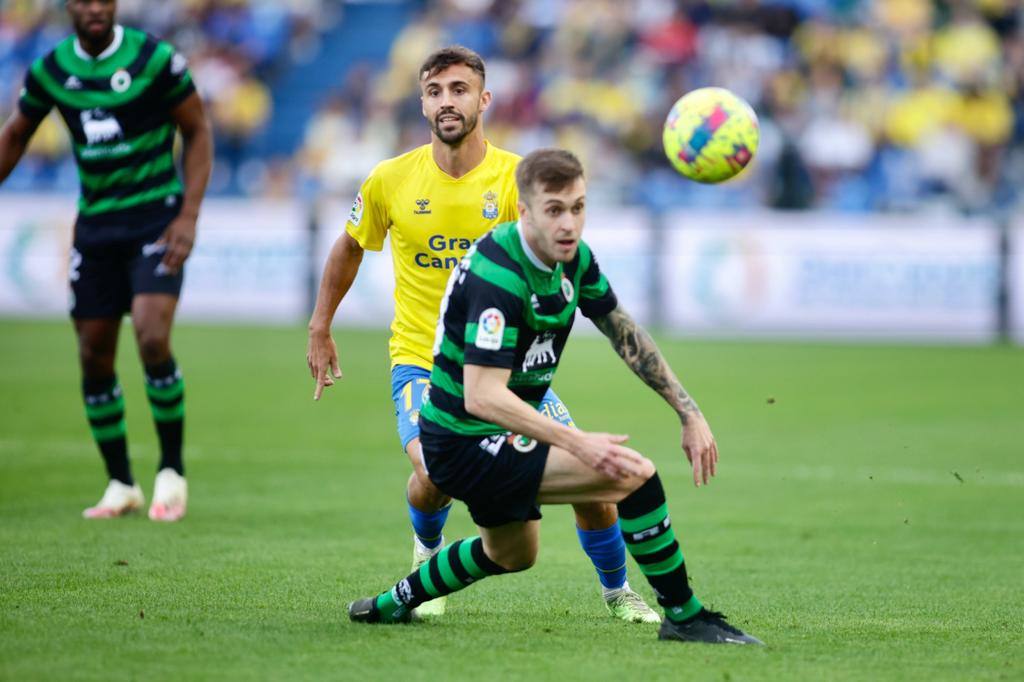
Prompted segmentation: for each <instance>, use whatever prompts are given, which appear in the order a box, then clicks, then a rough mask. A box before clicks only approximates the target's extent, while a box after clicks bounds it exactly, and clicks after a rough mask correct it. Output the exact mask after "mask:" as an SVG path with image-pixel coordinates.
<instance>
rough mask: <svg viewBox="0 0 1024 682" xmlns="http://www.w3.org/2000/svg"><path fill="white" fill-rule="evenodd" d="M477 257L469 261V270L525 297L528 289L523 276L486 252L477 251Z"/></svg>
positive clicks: (483, 278)
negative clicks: (496, 261)
mask: <svg viewBox="0 0 1024 682" xmlns="http://www.w3.org/2000/svg"><path fill="white" fill-rule="evenodd" d="M477 255H478V257H477V258H472V259H470V261H469V271H470V272H471V273H473V274H474V275H476V276H477V277H479V278H480V279H482V280H484V281H487V282H490V283H491V284H493V285H495V286H497V287H500V288H502V289H504V290H505V291H507V292H509V293H510V294H512V295H513V296H518V297H520V298H525V297H526V296H527V295H528V294H529V292H528V291H527V287H526V282H524V281H523V278H522V277H520V276H519V275H517V274H516V273H514V272H512V271H511V270H509V269H508V268H505V267H502V266H501V265H498V264H497V263H495V262H494V261H492V260H491V259H489V258H488V257H487V256H485V255H484V254H482V253H480V252H479V251H477Z"/></svg>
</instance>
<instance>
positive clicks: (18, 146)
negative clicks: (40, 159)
mask: <svg viewBox="0 0 1024 682" xmlns="http://www.w3.org/2000/svg"><path fill="white" fill-rule="evenodd" d="M39 123H40V121H36V120H33V119H31V118H29V117H28V116H26V115H25V114H23V113H21V111H20V110H17V109H16V110H15V111H14V113H13V114H11V117H10V118H9V119H7V122H6V123H4V127H3V128H0V184H3V182H4V180H6V179H7V176H8V175H10V174H11V171H13V170H14V167H15V166H17V165H18V161H20V160H21V157H22V155H23V154H24V153H25V148H26V147H28V141H29V140H31V139H32V135H33V134H34V133H35V132H36V128H38V127H39Z"/></svg>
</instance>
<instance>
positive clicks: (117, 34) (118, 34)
mask: <svg viewBox="0 0 1024 682" xmlns="http://www.w3.org/2000/svg"><path fill="white" fill-rule="evenodd" d="M122 40H124V27H122V26H121V24H114V39H113V40H112V41H110V45H108V46H107V49H105V50H103V52H100V53H99V55H97V56H96V57H93V56H92V55H91V54H89V53H88V52H86V51H85V50H84V49H82V43H80V42H78V38H75V54H76V55H78V58H79V59H82V60H85V61H87V62H98V61H100V60H101V59H106V58H107V57H109V56H110V55H112V54H114V53H115V52H117V48H119V47H121V41H122Z"/></svg>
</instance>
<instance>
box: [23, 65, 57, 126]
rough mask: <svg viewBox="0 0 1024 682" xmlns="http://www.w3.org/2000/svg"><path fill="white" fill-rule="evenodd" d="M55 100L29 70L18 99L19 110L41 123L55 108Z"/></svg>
mask: <svg viewBox="0 0 1024 682" xmlns="http://www.w3.org/2000/svg"><path fill="white" fill-rule="evenodd" d="M53 104H54V102H53V98H52V97H50V95H49V94H48V93H47V92H46V90H45V89H44V88H43V86H42V85H41V84H40V82H39V79H38V78H36V76H35V74H34V73H32V69H29V70H28V72H27V73H26V74H25V85H24V87H22V89H21V95H20V96H19V97H18V109H19V110H20V111H21V113H23V114H24V115H25V116H27V117H28V118H30V119H32V120H33V121H41V120H43V119H44V118H46V115H47V114H48V113H50V109H52V108H53Z"/></svg>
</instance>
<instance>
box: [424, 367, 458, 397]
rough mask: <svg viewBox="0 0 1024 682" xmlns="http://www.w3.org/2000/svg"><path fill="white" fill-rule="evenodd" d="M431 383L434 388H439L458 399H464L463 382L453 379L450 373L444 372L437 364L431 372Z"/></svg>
mask: <svg viewBox="0 0 1024 682" xmlns="http://www.w3.org/2000/svg"><path fill="white" fill-rule="evenodd" d="M430 383H431V385H432V386H437V387H438V388H441V389H443V390H445V391H447V392H448V393H450V394H452V395H453V396H455V397H457V398H462V397H463V395H465V391H464V390H463V388H462V382H460V381H456V380H455V379H453V378H452V376H451V375H450V374H448V372H446V371H444V370H443V369H441V368H440V367H438V366H437V365H436V364H435V365H434V369H432V370H431V371H430Z"/></svg>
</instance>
